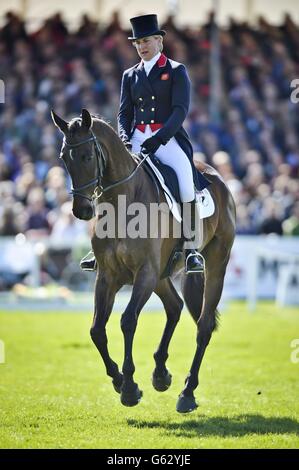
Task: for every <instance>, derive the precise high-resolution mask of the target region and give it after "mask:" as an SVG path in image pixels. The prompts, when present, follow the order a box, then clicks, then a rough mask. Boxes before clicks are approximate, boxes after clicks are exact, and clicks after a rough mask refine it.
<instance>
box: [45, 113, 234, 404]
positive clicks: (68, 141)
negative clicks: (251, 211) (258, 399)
mask: <svg viewBox="0 0 299 470" xmlns="http://www.w3.org/2000/svg"><path fill="white" fill-rule="evenodd" d="M52 119H53V121H54V123H55V125H56V126H57V127H58V128H59V129H60V130H61V131H62V132H63V134H64V141H63V146H62V150H61V158H62V159H63V160H64V163H65V165H66V167H67V170H68V172H69V174H70V176H71V179H72V184H73V189H72V194H73V213H74V215H75V216H76V217H78V218H80V219H84V220H90V219H91V218H92V217H93V216H94V210H93V207H94V203H95V202H98V203H99V202H101V203H103V202H109V203H110V204H112V206H113V207H115V211H116V214H115V219H116V220H118V222H117V223H118V225H120V224H126V223H128V218H127V217H128V215H126V214H125V215H124V214H118V213H117V211H118V210H119V208H118V204H117V201H118V196H119V195H120V194H121V195H125V196H126V204H127V206H129V204H131V203H135V202H142V203H143V205H144V206H145V207H146V208H149V206H150V204H151V203H157V202H163V201H165V199H164V195H163V194H161V193H160V194H159V193H157V188H156V187H155V185H154V184H153V181H152V180H151V179H150V177H149V176H148V174H147V173H146V172H145V170H144V167H143V166H142V165H140V166H139V167H138V168H137V164H136V162H135V160H134V159H133V158H132V155H131V154H130V153H129V152H128V150H127V149H126V147H125V146H124V144H123V143H122V141H121V139H120V138H119V137H118V135H117V133H116V132H115V131H114V129H113V128H112V127H111V126H110V125H108V124H107V123H106V122H105V121H103V120H101V119H99V118H96V117H93V116H91V115H90V113H89V112H88V111H87V110H82V115H81V118H76V119H73V120H72V121H71V122H70V123H68V122H66V121H64V120H63V119H62V118H60V117H59V116H57V115H56V114H55V113H54V112H52ZM201 170H202V171H203V172H204V173H205V175H206V176H207V177H208V179H209V180H210V182H211V184H210V186H209V190H210V193H211V195H212V197H213V199H214V202H215V207H216V209H215V212H214V214H213V215H212V216H211V217H209V218H206V219H204V221H203V243H202V247H201V253H202V255H203V257H204V259H205V273H204V274H203V273H196V274H189V275H186V274H185V273H184V272H183V273H182V294H183V297H184V300H185V302H186V305H187V307H188V310H189V311H190V313H191V315H192V317H193V319H194V321H195V323H196V327H197V337H196V350H195V355H194V358H193V362H192V365H191V368H190V371H189V374H188V375H187V378H186V380H185V386H184V388H183V390H182V392H181V394H180V396H179V398H178V402H177V407H176V409H177V411H179V412H181V413H185V412H189V411H192V410H194V409H195V408H196V407H197V404H196V402H195V398H194V390H195V389H196V387H197V386H198V374H199V368H200V365H201V362H202V359H203V356H204V353H205V350H206V347H207V345H208V343H209V341H210V338H211V335H212V332H213V330H214V329H215V328H216V326H217V315H218V312H217V305H218V303H219V300H220V297H221V293H222V288H223V281H224V276H225V271H226V267H227V263H228V260H229V256H230V251H231V247H232V244H233V240H234V234H235V205H234V202H233V199H232V196H231V194H230V192H229V190H228V188H227V186H226V185H225V183H224V182H223V180H222V178H221V177H220V175H219V174H218V173H217V172H216V171H215V170H214V169H213V168H212V167H210V166H208V165H203V166H202V168H201ZM162 216H165V217H168V218H169V217H170V218H173V217H172V215H171V214H170V213H168V214H163V215H162ZM120 220H121V222H120ZM97 222H98V217H96V219H95V229H94V234H93V236H92V248H93V251H94V253H95V256H96V259H97V265H98V272H97V279H96V286H95V310H94V318H93V323H92V327H91V330H90V334H91V338H92V340H93V342H94V344H95V346H96V347H97V349H98V351H99V352H100V354H101V356H102V359H103V361H104V364H105V367H106V371H107V374H108V375H109V376H110V377H111V378H112V383H113V386H114V388H115V390H116V391H117V392H118V393H120V398H121V403H122V404H123V405H125V406H134V405H137V404H138V402H139V401H140V399H141V396H142V392H141V390H140V389H139V387H138V385H137V384H136V383H135V382H134V378H133V377H134V372H135V366H134V362H133V355H132V347H133V339H134V334H135V330H136V326H137V321H138V316H139V314H140V312H141V310H142V308H143V306H144V305H145V303H146V302H147V300H148V299H149V298H150V296H151V295H152V293H153V292H155V293H156V294H157V295H158V296H159V297H160V299H161V301H162V303H163V306H164V308H165V312H166V318H167V320H166V325H165V328H164V331H163V334H162V338H161V341H160V344H159V345H158V348H157V350H156V352H155V353H154V360H155V369H154V371H153V376H152V383H153V386H154V387H155V389H156V390H158V391H165V390H167V389H168V387H169V386H170V384H171V374H170V373H169V371H168V370H167V368H166V361H167V358H168V346H169V343H170V340H171V337H172V335H173V332H174V330H175V327H176V325H177V323H178V321H179V318H180V314H181V311H182V308H183V305H184V302H183V300H182V299H181V298H180V296H179V295H178V293H177V291H176V289H175V288H174V286H173V283H172V281H171V278H170V277H169V276H168V277H166V278H164V279H163V278H162V279H161V273H163V271H164V270H165V266H166V265H167V262H168V259H169V257H170V255H171V253H172V252H173V250H174V247H175V246H176V244H177V240H176V239H175V238H174V237H173V236H172V232H170V234H169V236H168V237H162V236H157V237H153V238H150V237H147V238H141V237H140V238H134V239H132V238H130V237H126V236H125V237H119V236H115V237H113V238H109V237H107V238H101V237H99V236H97V233H96V232H97V230H96V226H97ZM170 225H171V224H170ZM182 266H183V264H180V263H179V264H178V266H177V267H176V270H177V271H183V270H182ZM124 285H132V286H133V287H132V294H131V298H130V301H129V303H128V305H127V307H126V309H125V311H124V312H123V314H122V316H121V329H122V332H123V335H124V361H123V366H122V373H121V372H120V371H119V368H118V365H117V364H116V363H115V362H114V361H113V360H112V359H111V357H110V355H109V351H108V344H107V335H106V324H107V321H108V319H109V316H110V314H111V312H112V309H113V304H114V299H115V295H116V293H117V292H118V291H119V289H120V288H121V287H122V286H124ZM149 333H150V332H149Z"/></svg>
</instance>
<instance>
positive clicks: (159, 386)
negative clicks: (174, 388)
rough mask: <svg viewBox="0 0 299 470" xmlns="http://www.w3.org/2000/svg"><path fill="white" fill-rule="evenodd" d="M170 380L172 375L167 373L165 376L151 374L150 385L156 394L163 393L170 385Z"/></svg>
mask: <svg viewBox="0 0 299 470" xmlns="http://www.w3.org/2000/svg"><path fill="white" fill-rule="evenodd" d="M171 379H172V375H171V374H170V373H169V372H167V374H166V375H160V376H158V375H155V374H153V376H152V384H153V387H154V389H155V390H157V392H165V391H166V390H168V389H169V387H170V385H171Z"/></svg>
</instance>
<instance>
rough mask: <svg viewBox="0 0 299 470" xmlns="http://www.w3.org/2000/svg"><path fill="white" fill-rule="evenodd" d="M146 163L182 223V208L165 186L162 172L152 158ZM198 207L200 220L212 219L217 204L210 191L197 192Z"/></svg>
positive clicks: (177, 218)
mask: <svg viewBox="0 0 299 470" xmlns="http://www.w3.org/2000/svg"><path fill="white" fill-rule="evenodd" d="M146 163H147V164H148V165H149V166H150V167H151V169H152V170H153V172H154V173H155V175H156V177H157V179H158V180H159V182H160V184H161V186H162V188H163V190H164V194H165V198H166V201H167V204H168V206H169V209H170V211H171V213H172V215H173V216H174V218H175V219H176V220H177V221H178V222H181V221H182V217H181V214H180V206H179V204H178V203H177V202H176V200H175V198H174V197H173V195H172V193H171V191H170V190H169V189H168V187H167V186H166V184H165V181H164V178H163V176H162V174H161V173H160V171H159V170H158V169H157V168H156V167H155V165H154V163H153V162H152V161H151V159H150V158H148V159H147V160H146ZM195 194H196V207H197V211H198V213H199V218H200V219H205V218H207V217H210V216H211V215H213V214H214V212H215V204H214V200H213V198H212V196H211V194H210V191H209V190H208V189H207V188H205V189H203V190H202V191H196V193H195Z"/></svg>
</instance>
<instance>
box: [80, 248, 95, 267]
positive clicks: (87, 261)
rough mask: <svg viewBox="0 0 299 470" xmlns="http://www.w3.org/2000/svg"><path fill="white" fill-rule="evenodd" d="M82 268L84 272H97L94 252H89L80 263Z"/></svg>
mask: <svg viewBox="0 0 299 470" xmlns="http://www.w3.org/2000/svg"><path fill="white" fill-rule="evenodd" d="M80 268H81V269H82V270H83V271H96V270H97V260H96V259H95V256H94V253H93V251H92V250H91V251H89V253H87V255H86V256H84V258H82V259H81V261H80Z"/></svg>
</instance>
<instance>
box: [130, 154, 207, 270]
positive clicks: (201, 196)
mask: <svg viewBox="0 0 299 470" xmlns="http://www.w3.org/2000/svg"><path fill="white" fill-rule="evenodd" d="M132 157H133V158H134V160H135V161H136V162H137V163H140V161H141V160H142V159H143V158H144V156H142V155H136V154H132ZM143 168H144V170H145V171H146V173H147V174H148V175H149V177H150V178H151V180H152V181H153V184H154V185H155V188H156V190H157V195H158V196H159V192H160V190H162V191H163V192H164V195H165V198H166V201H167V203H168V206H169V209H170V211H171V212H172V214H173V216H174V217H175V219H176V220H177V221H178V222H181V221H182V218H181V208H180V204H182V201H181V199H180V191H179V183H178V178H177V175H176V172H175V171H174V170H173V169H172V168H171V167H170V166H169V165H165V164H164V163H162V162H161V161H160V160H159V159H158V158H157V157H155V155H149V156H148V157H147V158H146V160H145V162H144V165H143ZM201 176H202V175H201ZM200 181H201V183H202V185H203V186H202V188H201V190H200V191H196V192H195V194H196V200H197V210H198V214H199V218H200V219H203V218H206V217H209V216H210V215H212V214H213V213H214V210H215V204H214V201H213V198H212V197H211V194H210V192H209V191H208V190H207V188H206V186H208V185H209V184H210V181H208V180H207V179H206V178H204V177H203V176H202V178H201V179H200ZM183 245H184V239H180V240H178V243H177V245H176V246H175V247H174V249H173V252H172V253H171V255H170V257H169V260H168V263H167V265H166V267H165V269H164V271H163V273H162V275H161V279H164V278H165V277H168V276H170V275H171V274H172V273H173V272H174V268H175V266H176V265H177V263H178V262H179V261H180V260H181V258H182V257H183Z"/></svg>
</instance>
